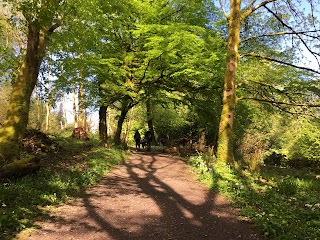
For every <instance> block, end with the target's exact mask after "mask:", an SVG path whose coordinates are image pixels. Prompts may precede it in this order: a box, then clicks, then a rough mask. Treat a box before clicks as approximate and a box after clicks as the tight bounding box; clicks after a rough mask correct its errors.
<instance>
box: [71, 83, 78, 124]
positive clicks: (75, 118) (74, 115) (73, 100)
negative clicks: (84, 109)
mask: <svg viewBox="0 0 320 240" xmlns="http://www.w3.org/2000/svg"><path fill="white" fill-rule="evenodd" d="M72 106H73V121H74V127H75V128H77V127H78V114H77V103H76V85H75V84H73V86H72Z"/></svg>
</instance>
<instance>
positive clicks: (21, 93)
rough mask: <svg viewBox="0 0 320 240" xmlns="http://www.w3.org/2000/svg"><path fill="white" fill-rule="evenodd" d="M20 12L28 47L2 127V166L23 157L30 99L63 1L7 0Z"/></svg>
mask: <svg viewBox="0 0 320 240" xmlns="http://www.w3.org/2000/svg"><path fill="white" fill-rule="evenodd" d="M7 2H8V3H9V4H14V5H15V6H16V8H17V11H21V12H22V14H23V16H24V18H25V22H26V26H27V29H26V31H27V48H26V51H25V56H24V59H23V61H22V63H21V66H20V67H19V69H18V70H17V73H16V77H15V79H14V80H13V85H12V88H13V90H12V95H11V98H10V102H9V110H8V113H7V117H6V120H5V122H4V124H3V126H2V128H1V129H0V153H1V155H2V158H1V160H0V161H1V163H0V165H2V166H3V165H5V164H7V163H10V162H11V161H12V160H14V159H20V139H21V138H22V136H23V134H24V132H25V129H26V127H27V124H28V116H29V107H30V98H31V94H32V91H33V89H34V87H35V85H36V83H37V78H38V74H39V69H40V64H41V62H42V59H43V57H44V55H45V52H46V47H47V43H48V40H49V37H50V35H51V34H52V33H53V31H54V30H55V29H56V28H57V27H58V26H59V24H58V21H57V20H58V19H57V14H56V13H57V10H58V8H59V7H60V1H55V0H47V1H43V2H41V3H40V4H38V2H37V1H7Z"/></svg>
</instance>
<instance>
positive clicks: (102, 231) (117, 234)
mask: <svg viewBox="0 0 320 240" xmlns="http://www.w3.org/2000/svg"><path fill="white" fill-rule="evenodd" d="M50 216H51V217H50V219H47V220H46V221H45V222H41V223H39V224H40V226H41V229H38V230H34V231H31V232H30V233H28V234H27V235H26V234H23V235H21V236H18V238H17V239H20V240H22V239H35V240H36V239H43V240H50V239H59V240H60V239H61V240H78V239H79V240H80V239H85V240H94V239H95V240H104V239H117V240H118V239H119V240H127V239H128V240H129V239H139V240H140V239H141V240H149V239H155V240H158V239H161V240H162V239H163V240H169V239H185V240H198V239H210V240H212V239H215V240H220V239H221V240H222V239H223V240H228V239H246V240H251V239H264V238H263V237H262V236H260V235H259V234H258V233H257V231H255V230H254V229H253V228H252V225H251V224H250V223H248V222H246V221H244V220H241V219H240V218H239V217H237V211H236V209H234V208H233V207H231V206H230V204H229V203H228V201H227V200H226V199H225V198H224V197H222V196H221V195H218V194H216V193H214V192H212V191H209V190H208V189H207V187H206V186H204V185H203V184H201V183H199V182H197V181H196V177H195V176H194V175H193V174H192V173H191V171H190V167H189V166H188V165H187V163H186V162H185V161H184V160H182V159H179V158H173V157H171V156H169V155H166V154H156V153H144V152H133V153H132V154H131V156H130V158H129V159H128V160H127V161H126V163H124V164H123V165H121V166H119V167H117V168H116V169H114V170H113V171H112V173H109V174H107V175H106V176H105V177H104V178H103V179H102V180H101V182H100V183H99V184H98V185H96V186H93V187H91V188H89V189H87V190H86V191H85V192H84V193H83V196H82V197H81V198H77V199H75V201H73V202H72V203H70V204H65V205H62V206H60V207H58V208H56V209H54V210H52V211H51V212H50Z"/></svg>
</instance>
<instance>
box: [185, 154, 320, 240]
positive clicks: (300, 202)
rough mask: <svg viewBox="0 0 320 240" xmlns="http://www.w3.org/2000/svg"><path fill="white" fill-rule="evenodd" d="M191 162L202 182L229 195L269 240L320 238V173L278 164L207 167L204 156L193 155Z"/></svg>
mask: <svg viewBox="0 0 320 240" xmlns="http://www.w3.org/2000/svg"><path fill="white" fill-rule="evenodd" d="M190 163H191V165H192V166H193V167H194V169H195V171H197V173H198V175H199V178H200V179H201V180H202V181H204V182H205V183H206V184H208V185H209V186H210V187H211V188H213V189H215V190H216V191H219V192H221V193H223V194H224V195H226V196H228V197H229V198H230V200H231V201H232V202H233V204H235V205H236V206H237V207H239V208H240V209H241V210H240V214H241V215H243V216H246V217H248V218H249V219H251V221H252V222H253V224H254V225H255V226H256V227H257V229H259V230H260V231H261V233H262V234H263V235H265V236H266V237H267V238H268V239H277V240H278V239H279V240H280V239H281V240H286V239H288V240H292V239H295V240H297V239H301V240H302V239H308V240H317V239H320V175H317V174H315V173H312V172H311V171H307V170H298V169H291V168H279V167H263V168H262V169H261V171H260V172H259V173H250V172H249V171H247V170H241V171H240V170H238V171H236V170H234V169H232V168H230V167H229V166H226V165H222V164H213V165H211V166H208V165H206V164H205V163H204V160H203V157H202V156H194V157H191V158H190Z"/></svg>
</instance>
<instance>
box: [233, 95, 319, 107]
mask: <svg viewBox="0 0 320 240" xmlns="http://www.w3.org/2000/svg"><path fill="white" fill-rule="evenodd" d="M238 100H239V101H240V100H254V101H258V102H266V103H271V104H274V105H287V106H294V107H320V103H294V102H282V101H275V100H271V99H262V98H254V97H242V98H238Z"/></svg>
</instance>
